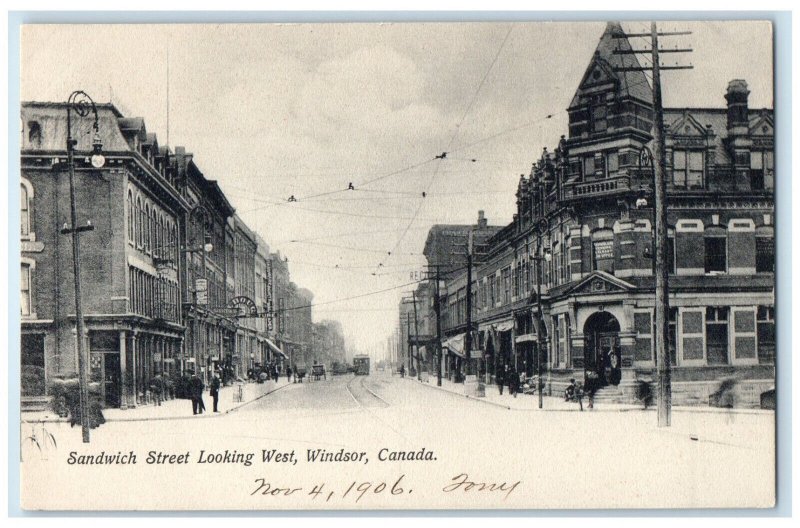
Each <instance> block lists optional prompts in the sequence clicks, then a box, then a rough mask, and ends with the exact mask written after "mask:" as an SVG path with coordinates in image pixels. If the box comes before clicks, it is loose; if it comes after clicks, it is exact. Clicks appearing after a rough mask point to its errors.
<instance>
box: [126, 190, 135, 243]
mask: <svg viewBox="0 0 800 528" xmlns="http://www.w3.org/2000/svg"><path fill="white" fill-rule="evenodd" d="M134 211H135V208H134V205H133V193H132V192H131V191H128V242H130V243H131V244H135V243H136V226H135V224H136V222H135V220H134V218H135V212H134Z"/></svg>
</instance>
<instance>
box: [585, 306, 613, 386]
mask: <svg viewBox="0 0 800 528" xmlns="http://www.w3.org/2000/svg"><path fill="white" fill-rule="evenodd" d="M583 334H584V336H585V340H586V342H585V346H584V362H585V370H586V377H587V381H588V380H594V383H596V384H597V385H599V386H605V385H609V384H610V385H618V384H619V381H620V378H621V377H622V375H621V374H622V372H621V368H620V367H621V364H622V362H621V353H620V346H619V321H617V318H616V317H614V316H613V315H612V314H610V313H609V312H597V313H594V314H592V315H591V316H590V317H589V319H587V320H586V324H585V325H584V326H583Z"/></svg>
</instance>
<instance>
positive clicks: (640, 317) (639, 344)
mask: <svg viewBox="0 0 800 528" xmlns="http://www.w3.org/2000/svg"><path fill="white" fill-rule="evenodd" d="M633 328H634V330H635V331H636V345H635V348H634V360H635V361H652V360H653V322H652V316H651V314H650V310H647V311H642V312H634V313H633Z"/></svg>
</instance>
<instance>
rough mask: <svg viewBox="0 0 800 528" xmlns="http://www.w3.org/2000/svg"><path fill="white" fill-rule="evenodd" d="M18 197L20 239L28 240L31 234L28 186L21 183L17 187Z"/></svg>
mask: <svg viewBox="0 0 800 528" xmlns="http://www.w3.org/2000/svg"><path fill="white" fill-rule="evenodd" d="M19 197H20V205H19V210H20V217H19V230H20V235H21V236H22V238H28V237H29V236H30V234H31V216H30V212H31V209H30V208H31V202H30V196H29V195H28V186H27V185H25V184H24V183H21V184H20V186H19Z"/></svg>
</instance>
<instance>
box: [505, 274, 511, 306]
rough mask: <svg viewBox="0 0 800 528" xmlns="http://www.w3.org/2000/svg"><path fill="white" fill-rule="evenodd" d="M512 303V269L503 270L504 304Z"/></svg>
mask: <svg viewBox="0 0 800 528" xmlns="http://www.w3.org/2000/svg"><path fill="white" fill-rule="evenodd" d="M510 302H511V268H505V269H503V304H508V303H510Z"/></svg>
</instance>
